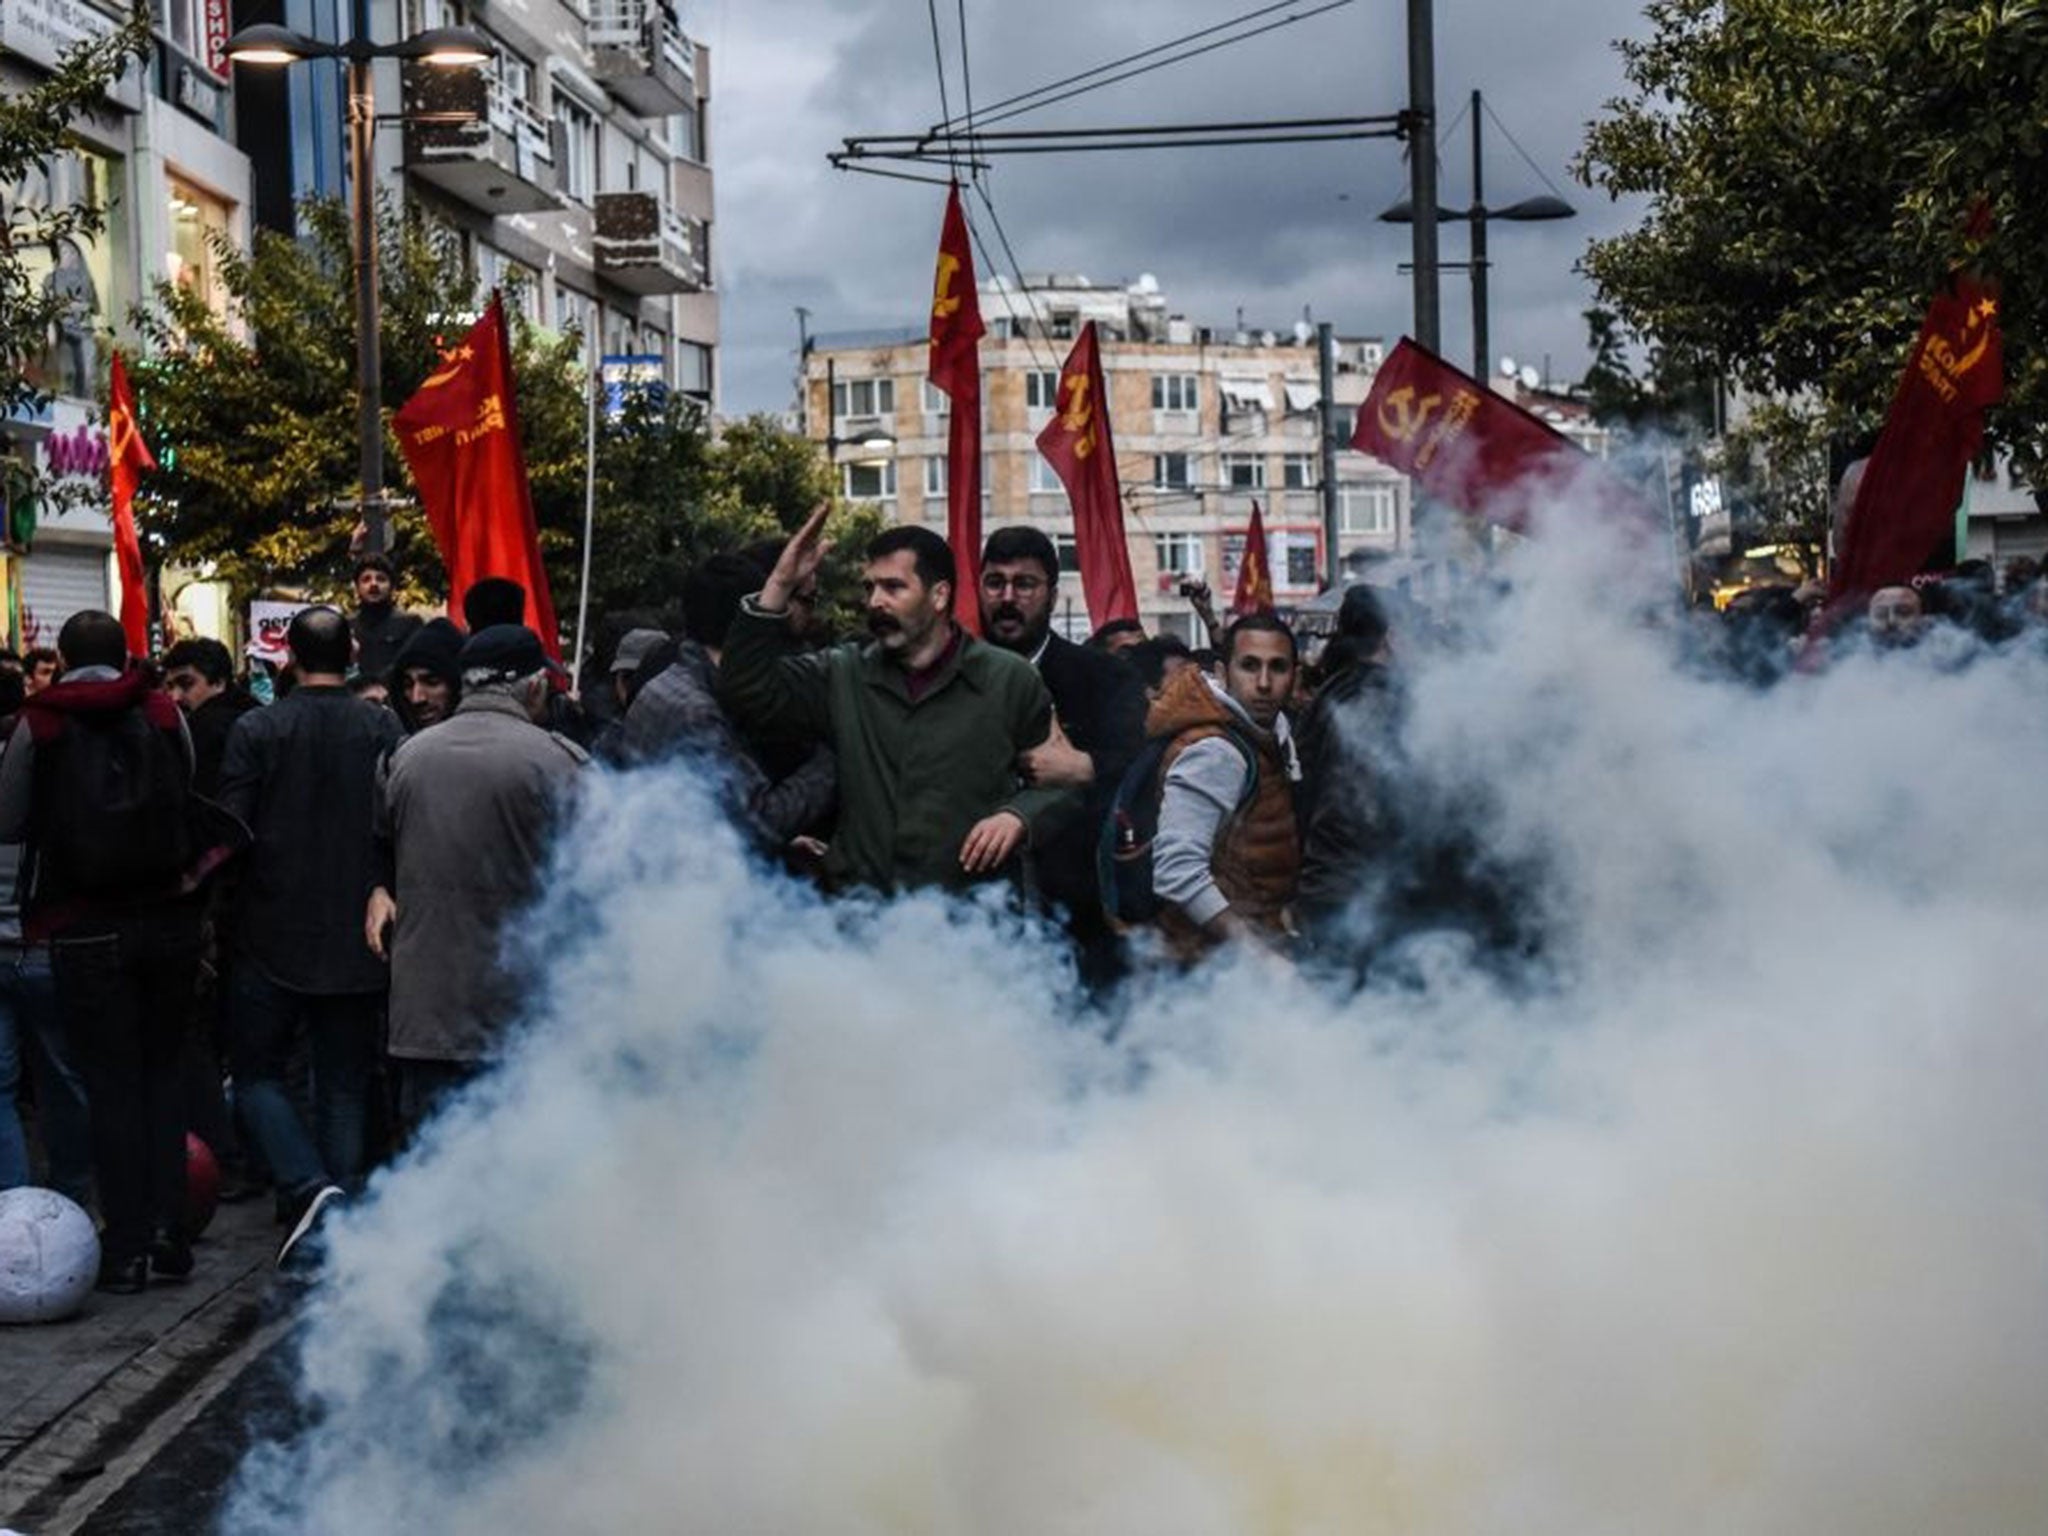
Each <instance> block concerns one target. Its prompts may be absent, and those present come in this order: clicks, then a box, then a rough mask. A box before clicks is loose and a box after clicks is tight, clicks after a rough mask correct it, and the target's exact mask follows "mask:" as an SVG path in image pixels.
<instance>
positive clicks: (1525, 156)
mask: <svg viewBox="0 0 2048 1536" xmlns="http://www.w3.org/2000/svg"><path fill="white" fill-rule="evenodd" d="M1479 104H1480V106H1481V107H1482V108H1484V109H1485V112H1486V115H1487V116H1488V117H1489V118H1491V119H1492V120H1493V126H1494V127H1496V128H1498V129H1499V130H1500V131H1501V134H1502V136H1503V137H1504V138H1506V139H1507V141H1508V143H1510V144H1512V145H1513V146H1514V148H1515V153H1516V154H1518V155H1520V156H1521V157H1522V163H1523V164H1524V165H1526V166H1528V167H1529V169H1530V170H1532V171H1534V172H1535V173H1536V179H1537V180H1538V181H1540V182H1542V183H1543V185H1544V186H1546V187H1548V188H1550V193H1551V196H1553V197H1555V198H1557V199H1558V201H1560V202H1564V201H1567V199H1566V197H1565V195H1564V193H1562V192H1561V191H1559V190H1558V186H1557V183H1556V182H1554V181H1552V180H1551V179H1550V178H1549V177H1548V176H1546V175H1545V174H1544V172H1543V167H1542V166H1540V165H1538V164H1537V163H1536V161H1535V160H1534V158H1532V157H1531V155H1530V154H1529V151H1527V150H1526V149H1524V148H1522V142H1521V140H1519V139H1517V138H1516V137H1515V135H1514V133H1513V131H1512V130H1510V129H1509V127H1508V125H1507V124H1506V123H1504V122H1502V121H1501V120H1500V114H1499V113H1498V112H1496V111H1494V110H1493V103H1492V102H1490V101H1487V100H1486V99H1485V98H1483V97H1482V98H1481V99H1480V103H1479Z"/></svg>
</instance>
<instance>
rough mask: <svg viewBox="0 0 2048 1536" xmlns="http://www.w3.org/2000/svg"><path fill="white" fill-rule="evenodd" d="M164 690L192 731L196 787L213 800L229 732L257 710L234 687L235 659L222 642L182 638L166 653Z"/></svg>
mask: <svg viewBox="0 0 2048 1536" xmlns="http://www.w3.org/2000/svg"><path fill="white" fill-rule="evenodd" d="M164 692H166V693H168V694H169V695H170V696H171V697H172V698H173V699H175V700H176V701H177V705H178V708H180V709H182V710H183V711H184V712H185V729H186V730H188V731H190V732H191V733H192V788H193V789H194V790H196V791H197V792H198V793H200V794H202V795H205V796H206V797H207V798H208V799H212V798H213V795H214V792H215V791H216V790H218V789H219V788H220V760H221V756H222V754H223V753H225V752H226V751H227V745H228V732H229V731H230V730H232V729H234V724H235V722H236V721H237V720H239V719H241V717H242V716H243V715H245V714H247V713H248V712H249V711H250V710H252V709H254V708H256V707H257V706H256V701H255V700H254V699H252V698H250V697H249V695H248V694H247V693H245V692H243V691H242V690H241V689H240V688H237V687H236V686H235V658H234V657H233V656H231V655H229V654H228V648H227V647H226V646H224V645H222V644H221V643H220V642H219V641H218V640H209V639H207V638H205V637H204V636H200V637H198V638H195V639H191V640H180V641H179V642H178V643H177V644H176V645H174V646H172V647H171V648H170V649H169V650H168V651H166V652H164Z"/></svg>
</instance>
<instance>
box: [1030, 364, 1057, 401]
mask: <svg viewBox="0 0 2048 1536" xmlns="http://www.w3.org/2000/svg"><path fill="white" fill-rule="evenodd" d="M1059 400H1060V376H1059V375H1058V374H1057V373H1054V372H1052V371H1051V370H1050V369H1046V368H1034V369H1032V370H1031V372H1029V373H1027V374H1025V375H1024V406H1025V409H1026V410H1032V411H1051V410H1053V409H1054V408H1055V407H1056V406H1058V404H1059Z"/></svg>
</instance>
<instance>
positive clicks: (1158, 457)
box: [1152, 453, 1195, 491]
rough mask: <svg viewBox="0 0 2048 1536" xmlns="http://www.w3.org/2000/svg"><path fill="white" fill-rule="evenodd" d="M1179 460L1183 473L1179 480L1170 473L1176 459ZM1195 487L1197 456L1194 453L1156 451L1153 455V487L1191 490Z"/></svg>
mask: <svg viewBox="0 0 2048 1536" xmlns="http://www.w3.org/2000/svg"><path fill="white" fill-rule="evenodd" d="M1176 460H1177V461H1179V465H1180V471H1181V475H1180V478H1179V479H1178V480H1176V479H1174V478H1173V477H1172V475H1171V474H1170V473H1169V470H1170V469H1171V468H1172V466H1173V464H1174V463H1175V461H1176ZM1194 488H1195V456H1194V455H1193V454H1192V453H1155V454H1153V455H1152V489H1154V490H1155V491H1191V490H1193V489H1194Z"/></svg>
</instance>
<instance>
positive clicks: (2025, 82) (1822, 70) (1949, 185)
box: [1576, 0, 2048, 489]
mask: <svg viewBox="0 0 2048 1536" xmlns="http://www.w3.org/2000/svg"><path fill="white" fill-rule="evenodd" d="M1647 15H1648V18H1649V20H1650V23H1651V34H1650V36H1649V37H1648V38H1647V39H1644V40H1641V41H1629V42H1623V43H1621V44H1619V45H1618V47H1619V50H1620V52H1621V54H1622V58H1623V61H1624V67H1625V72H1626V75H1627V78H1628V81H1629V85H1630V87H1631V94H1630V95H1628V96H1627V97H1624V98H1622V99H1618V100H1615V101H1612V102H1609V103H1608V105H1607V109H1606V115H1605V116H1604V117H1603V118H1602V119H1601V120H1600V121H1598V122H1596V123H1595V124H1594V125H1593V126H1592V128H1591V129H1590V130H1589V132H1588V135H1587V139H1586V143H1585V147H1584V149H1583V151H1582V153H1581V155H1580V159H1579V162H1578V165H1577V167H1576V169H1577V172H1578V174H1579V176H1580V178H1581V180H1583V181H1584V182H1585V183H1586V184H1587V185H1589V186H1594V187H1598V188H1602V189H1604V190H1606V191H1607V192H1609V193H1611V194H1613V195H1614V196H1616V197H1624V196H1645V197H1648V198H1649V199H1650V211H1649V215H1648V217H1647V218H1646V220H1645V221H1644V222H1643V224H1642V225H1641V226H1639V227H1638V228H1636V229H1634V230H1631V231H1629V232H1627V233H1625V234H1621V235H1617V236H1614V237H1613V238H1611V239H1606V240H1598V241H1595V242H1594V243H1593V245H1592V246H1591V248H1590V249H1589V251H1588V253H1587V256H1586V259H1585V269H1586V271H1587V272H1588V273H1589V275H1590V276H1591V277H1592V279H1593V281H1594V283H1595V285H1596V287H1597V288H1598V290H1599V293H1600V296H1601V301H1602V303H1603V304H1605V305H1607V306H1609V307H1611V308H1612V310H1613V311H1614V312H1615V313H1616V314H1617V315H1618V316H1619V319H1620V321H1621V323H1622V324H1624V325H1625V326H1627V327H1628V328H1629V329H1630V330H1631V331H1633V332H1635V333H1636V334H1638V335H1642V336H1647V337H1654V338H1655V339H1656V341H1657V342H1659V343H1660V344H1662V345H1663V346H1665V347H1667V348H1670V349H1672V350H1673V352H1674V353H1675V354H1676V355H1677V356H1679V357H1681V358H1685V359H1691V360H1697V364H1698V365H1699V366H1702V367H1704V368H1705V369H1707V370H1709V371H1711V372H1713V373H1717V374H1719V375H1720V376H1722V377H1723V378H1726V379H1729V380H1732V381H1733V382H1734V383H1736V384H1737V385H1739V386H1741V387H1743V388H1744V389H1746V390H1748V391H1750V392H1752V393H1754V394H1758V395H1765V396H1769V397H1772V398H1774V399H1775V400H1777V401H1778V402H1780V403H1781V410H1780V414H1779V419H1778V420H1777V422H1776V424H1775V427H1774V428H1773V430H1777V429H1782V430H1783V432H1784V433H1785V446H1786V449H1787V451H1788V452H1796V451H1797V444H1798V443H1799V442H1802V441H1804V442H1808V443H1810V442H1811V441H1812V440H1813V439H1814V437H1815V436H1816V435H1818V436H1819V437H1820V438H1822V439H1826V438H1830V437H1833V438H1836V439H1840V438H1843V437H1846V436H1850V435H1855V434H1859V433H1867V432H1868V431H1869V430H1870V429H1872V428H1874V427H1875V426H1876V425H1877V424H1878V422H1879V421H1880V420H1881V418H1882V415H1883V411H1884V408H1885V406H1886V404H1887V402H1888V401H1889V399H1890V396H1891V393H1892V390H1893V388H1894V386H1895V385H1896V383H1897V380H1898V374H1899V369H1900V368H1901V366H1902V365H1903V363H1904V359H1905V355H1906V350H1907V348H1908V346H1909V345H1910V344H1911V342H1912V340H1913V337H1914V335H1915V334H1916V332H1917V329H1918V327H1919V324H1920V321H1921V319H1922V317H1923V316H1924V313H1925V311H1926V307H1927V303H1928V299H1929V297H1930V295H1931V294H1932V293H1933V291H1934V290H1935V289H1936V287H1937V286H1938V285H1939V284H1940V283H1941V282H1943V281H1944V279H1945V278H1946V276H1947V275H1948V273H1949V272H1950V271H1951V269H1952V268H1953V266H1954V265H1955V264H1956V263H1957V262H1958V261H1960V260H1962V259H1964V258H1965V257H1968V256H1972V255H1974V256H1975V257H1976V258H1977V259H1979V260H1980V261H1981V262H1982V264H1983V265H1984V267H1985V268H1986V269H1987V270H1988V271H1990V272H1991V273H1993V274H1995V275H1996V276H1997V278H1998V279H1999V280H2000V281H2001V283H2002V285H2003V301H2002V315H2001V318H2002V320H2003V324H2004V328H2005V342H2006V359H2007V364H2006V366H2007V376H2008V384H2007V399H2006V403H2005V405H2004V406H2003V407H2002V408H2000V409H1999V410H1997V411H1994V412H1993V413H1992V416H1991V419H1990V422H1989V424H1988V426H1989V435H1990V439H1991V440H1992V441H1993V442H1994V443H1997V444H1999V445H2002V446H2004V447H2006V448H2008V449H2009V450H2010V451H2011V452H2012V453H2013V455H2014V457H2015V459H2016V460H2017V461H2018V463H2019V464H2020V465H2021V467H2022V468H2023V469H2024V470H2026V471H2027V472H2028V473H2029V474H2030V475H2031V476H2032V477H2033V478H2034V479H2035V480H2036V481H2037V483H2041V482H2048V473H2043V470H2044V467H2048V466H2044V460H2048V354H2044V351H2043V347H2042V336H2043V326H2044V322H2048V264H2044V263H2042V262H2041V261H2040V259H2039V252H2040V251H2042V250H2043V249H2044V248H2048V156H2044V153H2043V151H2044V148H2048V0H1652V3H1651V4H1650V5H1649V6H1648V9H1647ZM1980 198H1981V199H1983V200H1985V201H1986V202H1987V203H1988V204H1989V207H1990V209H1991V212H1992V214H1993V216H1994V219H1995V228H1994V230H1993V233H1992V234H1991V235H1990V237H1989V239H1988V241H1987V242H1985V243H1984V245H1983V246H1982V248H1981V250H1977V251H1974V252H1973V251H1971V250H1970V249H1969V248H1968V243H1967V242H1966V240H1965V238H1964V236H1963V233H1962V231H1963V227H1964V224H1965V221H1966V219H1967V217H1968V215H1969V212H1970V210H1971V209H1972V207H1973V205H1974V204H1975V203H1976V202H1977V201H1978V200H1979V199H1980ZM1766 425H1770V424H1769V423H1766ZM1823 479H1824V477H1823ZM1823 489H1824V488H1823Z"/></svg>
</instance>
